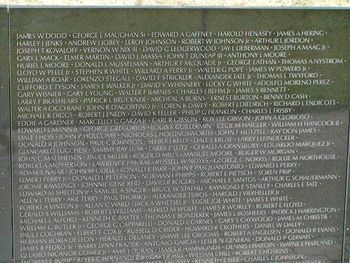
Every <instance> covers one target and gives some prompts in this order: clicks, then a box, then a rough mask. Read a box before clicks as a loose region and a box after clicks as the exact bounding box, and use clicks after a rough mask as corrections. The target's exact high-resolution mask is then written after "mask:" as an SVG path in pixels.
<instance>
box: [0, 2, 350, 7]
mask: <svg viewBox="0 0 350 263" xmlns="http://www.w3.org/2000/svg"><path fill="white" fill-rule="evenodd" d="M0 5H10V6H28V5H30V6H42V5H44V6H121V7H123V6H140V7H164V6H165V7H231V8H232V7H236V8H240V7H241V8H242V7H247V8H253V7H265V8H269V7H271V8H278V7H299V8H308V7H322V8H336V7H350V0H253V1H252V0H240V1H232V0H231V1H230V0H0Z"/></svg>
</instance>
